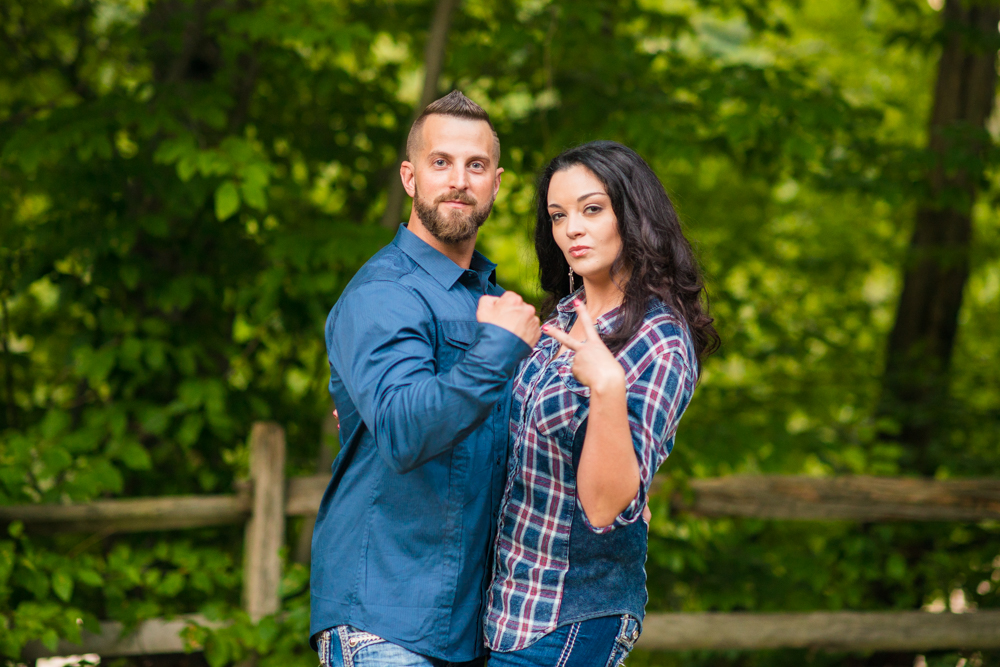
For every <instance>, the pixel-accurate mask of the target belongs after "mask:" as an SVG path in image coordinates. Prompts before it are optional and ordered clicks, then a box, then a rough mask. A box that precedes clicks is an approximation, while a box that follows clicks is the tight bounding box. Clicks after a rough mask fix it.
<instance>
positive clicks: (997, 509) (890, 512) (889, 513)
mask: <svg viewBox="0 0 1000 667" xmlns="http://www.w3.org/2000/svg"><path fill="white" fill-rule="evenodd" d="M329 481H330V477H329V475H309V476H304V477H292V478H290V479H288V480H287V483H286V484H287V487H286V488H285V491H284V495H285V514H286V515H288V516H305V515H310V514H315V513H316V509H317V508H318V507H319V501H320V499H321V498H322V497H323V491H324V489H326V485H327V483H328V482H329ZM662 486H663V485H662V480H657V483H656V484H654V491H653V492H654V493H657V492H663V491H664V489H663V488H662ZM252 503H253V493H252V487H251V486H248V485H243V487H242V488H241V489H240V491H239V492H238V493H235V494H232V495H214V496H173V497H169V496H168V497H160V498H135V499H128V500H99V501H96V502H92V503H86V504H82V505H10V506H5V507H3V506H0V522H5V521H6V522H9V521H14V520H20V521H23V522H24V523H25V525H26V527H27V528H28V529H29V530H36V531H43V532H66V531H71V532H88V531H94V532H96V531H106V532H144V531H161V530H178V529H182V528H198V527H202V526H216V525H225V524H234V523H242V522H244V521H247V520H248V519H249V518H250V515H251V509H252ZM671 506H672V508H673V509H674V510H675V511H678V512H688V513H691V514H696V515H699V516H706V517H727V516H739V517H750V518H758V519H784V520H814V521H832V520H843V521H985V520H990V519H994V520H995V519H1000V480H998V479H960V480H924V479H907V478H891V477H866V476H846V477H804V476H794V475H732V476H729V477H717V478H710V479H693V480H690V481H689V490H687V491H685V492H674V493H673V494H672V498H671Z"/></svg>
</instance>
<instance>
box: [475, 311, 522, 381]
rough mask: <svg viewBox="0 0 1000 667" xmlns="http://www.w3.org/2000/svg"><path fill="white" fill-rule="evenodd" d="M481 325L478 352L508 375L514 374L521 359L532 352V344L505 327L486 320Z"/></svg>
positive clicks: (476, 348) (477, 344) (487, 361)
mask: <svg viewBox="0 0 1000 667" xmlns="http://www.w3.org/2000/svg"><path fill="white" fill-rule="evenodd" d="M481 326H482V332H481V333H480V335H479V342H477V343H476V347H475V350H476V354H477V355H478V356H480V357H481V358H482V359H483V360H484V361H485V362H486V363H488V364H490V365H492V366H494V367H495V368H496V369H497V370H499V371H501V372H502V373H503V374H504V375H506V376H507V377H511V376H513V375H514V371H515V369H517V365H518V364H519V363H521V360H522V359H524V358H525V357H527V356H528V355H529V354H531V346H530V345H528V344H527V343H525V342H524V341H523V340H522V339H521V337H520V336H518V335H517V334H513V333H511V332H509V331H507V330H506V329H504V328H503V327H498V326H497V325H495V324H488V323H485V322H484V323H483V324H482V325H481Z"/></svg>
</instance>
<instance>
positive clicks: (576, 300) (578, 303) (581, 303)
mask: <svg viewBox="0 0 1000 667" xmlns="http://www.w3.org/2000/svg"><path fill="white" fill-rule="evenodd" d="M573 305H574V306H582V305H583V301H580V300H579V299H573Z"/></svg>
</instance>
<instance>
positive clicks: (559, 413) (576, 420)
mask: <svg viewBox="0 0 1000 667" xmlns="http://www.w3.org/2000/svg"><path fill="white" fill-rule="evenodd" d="M549 372H550V373H551V376H550V377H548V378H546V380H547V382H546V383H545V386H544V388H542V389H541V390H540V391H539V394H538V400H537V401H536V402H535V405H534V409H533V411H532V420H533V421H534V423H535V428H536V429H537V431H538V433H539V434H540V435H542V436H544V437H551V436H553V435H555V434H556V433H557V432H559V431H563V430H565V429H569V430H570V431H571V432H575V431H576V429H577V428H579V426H580V423H581V422H583V420H584V419H586V418H587V414H588V413H589V412H590V388H589V387H587V386H585V385H583V384H580V382H579V380H577V379H576V378H575V377H573V372H572V371H571V370H570V368H569V366H568V365H566V364H561V363H560V364H559V365H558V366H555V367H553V368H552V369H551V370H550V371H549Z"/></svg>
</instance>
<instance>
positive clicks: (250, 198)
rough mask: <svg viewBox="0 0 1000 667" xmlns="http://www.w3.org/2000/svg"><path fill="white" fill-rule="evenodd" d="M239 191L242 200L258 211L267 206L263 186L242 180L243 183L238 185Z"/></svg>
mask: <svg viewBox="0 0 1000 667" xmlns="http://www.w3.org/2000/svg"><path fill="white" fill-rule="evenodd" d="M240 192H242V193H243V201H245V202H246V203H247V206H251V207H253V208H255V209H257V210H258V211H263V210H264V209H266V208H267V196H266V195H265V194H264V188H263V186H261V185H258V184H256V183H251V182H250V181H244V182H243V185H241V186H240Z"/></svg>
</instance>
